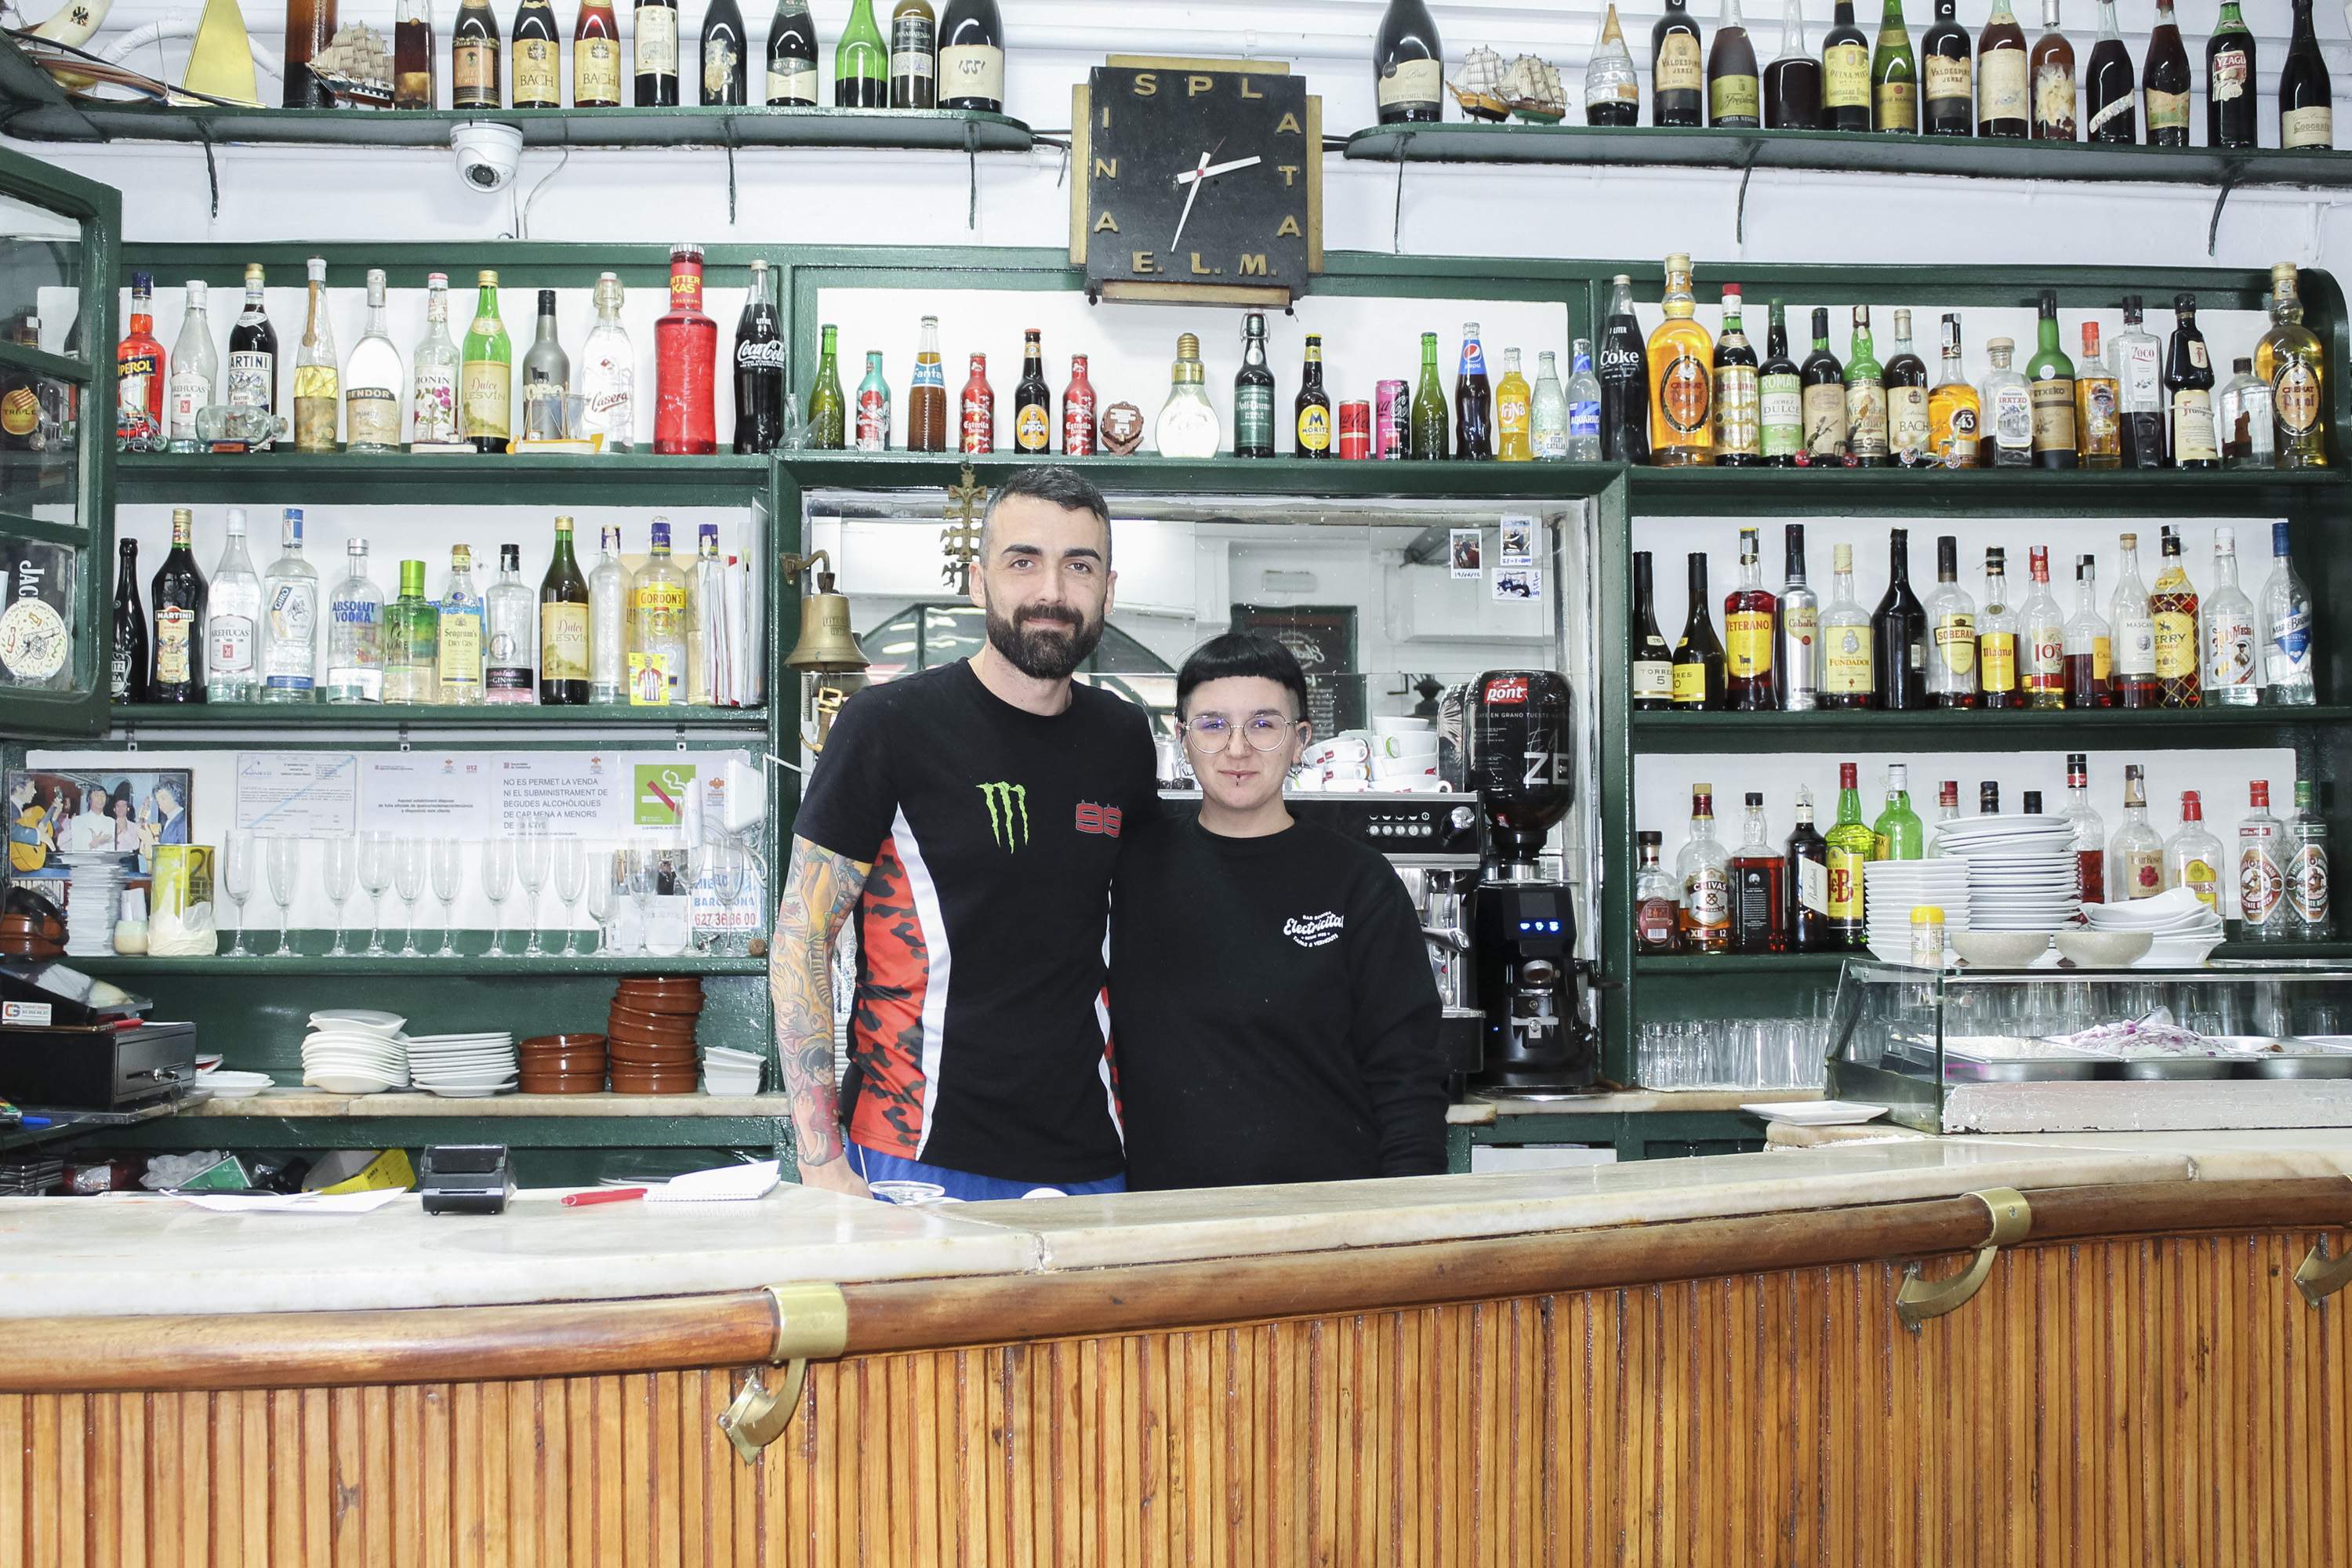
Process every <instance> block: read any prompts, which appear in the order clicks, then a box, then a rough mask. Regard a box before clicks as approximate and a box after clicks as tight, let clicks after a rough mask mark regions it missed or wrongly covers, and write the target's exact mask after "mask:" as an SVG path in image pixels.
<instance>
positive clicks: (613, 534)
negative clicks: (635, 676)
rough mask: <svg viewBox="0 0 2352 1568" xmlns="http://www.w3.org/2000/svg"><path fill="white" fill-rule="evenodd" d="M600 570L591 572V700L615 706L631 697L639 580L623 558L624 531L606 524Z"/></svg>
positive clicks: (599, 562)
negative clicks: (632, 630)
mask: <svg viewBox="0 0 2352 1568" xmlns="http://www.w3.org/2000/svg"><path fill="white" fill-rule="evenodd" d="M598 546H599V548H598V551H597V561H596V570H594V571H593V572H591V573H589V574H588V700H589V701H590V702H591V703H592V704H599V705H603V706H607V707H609V706H611V705H612V704H614V703H616V702H625V701H627V700H628V696H629V614H630V612H631V611H632V610H633V609H634V608H635V601H636V592H637V579H636V574H635V573H633V572H631V571H630V570H629V569H628V567H627V566H626V565H625V564H624V563H622V560H621V531H620V530H619V529H618V528H616V527H614V525H612V524H611V523H606V524H605V525H604V529H603V531H602V533H601V535H600V538H599V541H598Z"/></svg>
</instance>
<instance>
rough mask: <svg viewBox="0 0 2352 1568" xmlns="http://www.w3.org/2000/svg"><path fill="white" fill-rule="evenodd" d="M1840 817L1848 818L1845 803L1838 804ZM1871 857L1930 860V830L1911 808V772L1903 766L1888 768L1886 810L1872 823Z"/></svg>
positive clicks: (1879, 858) (1876, 858) (1875, 858)
mask: <svg viewBox="0 0 2352 1568" xmlns="http://www.w3.org/2000/svg"><path fill="white" fill-rule="evenodd" d="M1838 815H1839V816H1841V817H1843V816H1844V815H1845V803H1844V802H1843V801H1841V802H1839V803H1838ZM1870 832H1871V837H1872V838H1873V840H1874V843H1873V845H1872V847H1871V852H1870V858H1872V859H1874V860H1924V859H1926V858H1927V829H1926V828H1925V827H1924V826H1922V825H1921V824H1920V821H1919V814H1918V813H1917V812H1916V811H1914V810H1912V809H1911V771H1910V769H1908V768H1906V767H1905V766H1904V765H1903V764H1902V763H1888V764H1887V767H1886V809H1885V810H1884V811H1882V812H1880V813H1879V814H1878V820H1877V821H1876V822H1874V823H1873V824H1871V828H1870Z"/></svg>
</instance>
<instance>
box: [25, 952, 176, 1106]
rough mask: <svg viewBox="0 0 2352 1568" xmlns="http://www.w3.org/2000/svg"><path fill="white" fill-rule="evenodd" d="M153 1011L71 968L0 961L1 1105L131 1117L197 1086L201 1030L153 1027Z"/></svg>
mask: <svg viewBox="0 0 2352 1568" xmlns="http://www.w3.org/2000/svg"><path fill="white" fill-rule="evenodd" d="M152 1005H153V1004H152V1003H151V1002H150V1001H148V999H147V998H145V997H143V996H137V995H133V994H131V993H130V992H127V991H125V990H123V989H122V988H121V987H120V986H118V985H113V984H109V983H108V982H106V981H103V980H100V979H98V978H96V977H95V976H92V975H89V974H85V973H82V972H81V971H79V970H78V969H75V968H74V967H72V966H71V965H70V964H67V963H48V962H42V961H39V960H26V959H5V960H0V1100H14V1101H16V1103H17V1104H19V1105H25V1106H39V1107H40V1108H42V1109H43V1110H131V1109H134V1108H136V1107H139V1106H143V1105H152V1104H153V1103H155V1102H156V1101H158V1100H177V1099H179V1098H181V1097H182V1096H184V1095H185V1094H187V1093H188V1091H189V1090H190V1089H193V1088H194V1086H195V1081H196V1026H194V1024H153V1023H149V1022H148V1021H147V1018H146V1014H147V1011H148V1009H149V1008H150V1007H152Z"/></svg>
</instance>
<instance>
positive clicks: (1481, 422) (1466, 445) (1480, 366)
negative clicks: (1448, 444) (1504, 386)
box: [1454, 321, 1495, 459]
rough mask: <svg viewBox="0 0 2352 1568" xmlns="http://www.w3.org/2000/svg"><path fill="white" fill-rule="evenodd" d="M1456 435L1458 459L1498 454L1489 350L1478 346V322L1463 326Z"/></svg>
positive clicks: (1456, 392)
mask: <svg viewBox="0 0 2352 1568" xmlns="http://www.w3.org/2000/svg"><path fill="white" fill-rule="evenodd" d="M1494 455H1495V390H1494V388H1493V386H1491V385H1490V384H1488V383H1487V380H1486V350H1485V349H1484V348H1482V347H1480V346H1479V342H1478V323H1477V322H1475V321H1465V322H1463V323H1462V366H1461V369H1460V370H1459V371H1458V372H1457V373H1456V374H1455V375H1454V456H1455V457H1457V458H1475V459H1483V458H1491V457H1493V456H1494Z"/></svg>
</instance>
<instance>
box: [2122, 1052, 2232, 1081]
mask: <svg viewBox="0 0 2352 1568" xmlns="http://www.w3.org/2000/svg"><path fill="white" fill-rule="evenodd" d="M2237 1069H2238V1064H2237V1063H2236V1062H2234V1061H2230V1060H2226V1059H2224V1058H2220V1057H2142V1058H2138V1059H2137V1060H2133V1061H2127V1062H2126V1063H2124V1077H2126V1078H2127V1079H2137V1080H2140V1081H2142V1082H2146V1081H2148V1080H2151V1079H2154V1080H2158V1081H2164V1082H2187V1081H2189V1080H2191V1079H2197V1080H2210V1079H2221V1078H2229V1077H2231V1076H2232V1075H2234V1074H2235V1073H2236V1071H2237Z"/></svg>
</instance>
